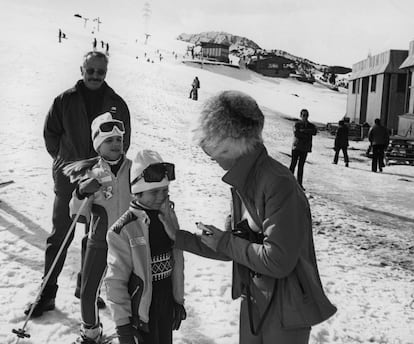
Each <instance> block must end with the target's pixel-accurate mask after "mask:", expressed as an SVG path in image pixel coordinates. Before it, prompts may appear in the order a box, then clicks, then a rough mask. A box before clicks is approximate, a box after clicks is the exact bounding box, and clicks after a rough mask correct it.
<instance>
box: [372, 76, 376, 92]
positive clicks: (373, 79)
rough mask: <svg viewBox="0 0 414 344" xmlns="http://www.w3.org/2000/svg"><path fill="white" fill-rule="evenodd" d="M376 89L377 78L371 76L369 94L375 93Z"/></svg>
mask: <svg viewBox="0 0 414 344" xmlns="http://www.w3.org/2000/svg"><path fill="white" fill-rule="evenodd" d="M376 88H377V76H376V75H372V76H371V92H375V90H376Z"/></svg>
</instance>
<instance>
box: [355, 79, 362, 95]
mask: <svg viewBox="0 0 414 344" xmlns="http://www.w3.org/2000/svg"><path fill="white" fill-rule="evenodd" d="M360 83H361V79H357V85H356V92H357V93H359V84H360Z"/></svg>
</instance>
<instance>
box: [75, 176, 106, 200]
mask: <svg viewBox="0 0 414 344" xmlns="http://www.w3.org/2000/svg"><path fill="white" fill-rule="evenodd" d="M100 187H101V184H100V183H99V182H98V180H97V179H95V178H88V179H85V180H82V181H81V182H80V183H79V186H78V196H80V198H85V197H89V196H90V195H93V194H94V193H95V192H97V191H98V190H99V189H100Z"/></svg>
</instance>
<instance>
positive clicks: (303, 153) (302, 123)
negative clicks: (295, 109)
mask: <svg viewBox="0 0 414 344" xmlns="http://www.w3.org/2000/svg"><path fill="white" fill-rule="evenodd" d="M308 118H309V112H308V110H306V109H303V110H301V111H300V120H299V121H297V122H296V123H295V125H294V127H293V135H294V138H293V145H292V160H291V162H290V167H289V169H290V171H291V172H292V173H293V174H294V173H295V168H296V164H297V163H298V161H299V164H298V174H297V180H298V183H299V185H300V186H301V187H302V189H303V190H305V189H304V187H303V168H304V166H305V162H306V157H307V156H308V153H310V152H311V151H312V136H314V135H316V133H317V130H316V127H315V125H314V124H312V123H311V122H309V121H308Z"/></svg>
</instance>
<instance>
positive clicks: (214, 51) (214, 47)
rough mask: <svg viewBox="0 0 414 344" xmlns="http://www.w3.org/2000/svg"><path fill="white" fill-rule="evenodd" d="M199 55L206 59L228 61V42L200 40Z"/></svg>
mask: <svg viewBox="0 0 414 344" xmlns="http://www.w3.org/2000/svg"><path fill="white" fill-rule="evenodd" d="M200 45H201V56H202V57H203V58H207V59H208V60H214V61H219V62H225V63H229V47H230V45H229V44H224V43H223V44H219V43H211V42H200Z"/></svg>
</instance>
